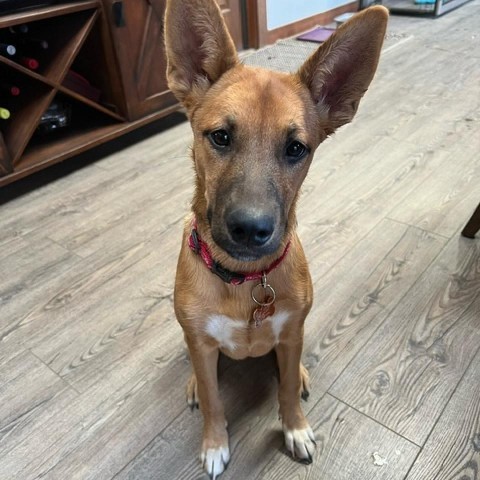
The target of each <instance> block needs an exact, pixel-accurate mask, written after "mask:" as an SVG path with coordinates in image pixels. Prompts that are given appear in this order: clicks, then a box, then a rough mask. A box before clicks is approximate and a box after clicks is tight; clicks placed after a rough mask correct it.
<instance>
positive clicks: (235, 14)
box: [217, 0, 245, 50]
mask: <svg viewBox="0 0 480 480" xmlns="http://www.w3.org/2000/svg"><path fill="white" fill-rule="evenodd" d="M217 3H218V4H219V6H220V8H221V10H222V14H223V18H224V19H225V23H226V24H227V26H228V29H229V31H230V35H231V36H232V38H233V41H234V43H235V46H236V47H237V49H239V50H240V49H242V48H243V46H244V43H245V42H244V41H243V40H244V39H243V33H242V30H243V29H242V13H241V8H240V0H217Z"/></svg>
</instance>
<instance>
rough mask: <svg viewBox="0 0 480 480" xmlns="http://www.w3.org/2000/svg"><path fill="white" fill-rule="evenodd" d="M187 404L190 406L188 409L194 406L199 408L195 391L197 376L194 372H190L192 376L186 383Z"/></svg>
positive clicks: (192, 408)
mask: <svg viewBox="0 0 480 480" xmlns="http://www.w3.org/2000/svg"><path fill="white" fill-rule="evenodd" d="M187 404H188V406H189V407H190V410H192V412H193V410H194V409H195V408H197V409H198V408H199V404H198V393H197V377H196V376H195V374H194V373H192V376H191V377H190V379H189V380H188V383H187Z"/></svg>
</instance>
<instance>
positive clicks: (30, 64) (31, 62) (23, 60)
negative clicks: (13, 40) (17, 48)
mask: <svg viewBox="0 0 480 480" xmlns="http://www.w3.org/2000/svg"><path fill="white" fill-rule="evenodd" d="M17 61H18V63H20V65H23V66H24V67H27V68H29V69H30V70H37V69H38V67H39V66H40V64H39V63H38V60H36V59H35V58H32V57H18V59H17Z"/></svg>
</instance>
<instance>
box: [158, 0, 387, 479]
mask: <svg viewBox="0 0 480 480" xmlns="http://www.w3.org/2000/svg"><path fill="white" fill-rule="evenodd" d="M387 20H388V11H387V10H386V9H385V8H384V7H381V6H374V7H370V8H368V9H366V10H364V11H363V12H361V13H359V14H357V15H355V16H354V17H353V18H352V19H351V20H349V21H348V22H346V23H345V24H344V25H342V26H341V27H339V28H338V29H337V30H336V32H335V33H334V34H333V35H332V36H331V37H330V38H329V39H328V40H327V41H326V42H325V43H323V44H322V45H320V47H319V48H318V49H317V50H316V52H315V53H313V55H311V56H310V58H308V59H307V60H306V62H305V63H304V64H303V66H302V67H301V68H300V69H299V70H298V72H296V73H293V74H286V73H279V72H272V71H268V70H264V69H261V68H253V67H249V66H245V65H243V64H242V63H240V61H239V59H238V56H237V53H236V50H235V46H234V44H233V41H232V39H231V37H230V35H229V33H228V30H227V28H226V25H225V23H224V20H223V17H222V14H221V11H220V9H219V7H218V5H217V4H216V2H215V0H189V1H178V0H167V7H166V14H165V47H166V54H167V79H168V85H169V88H170V89H171V91H172V92H173V93H174V94H175V96H176V97H177V99H178V100H179V101H180V103H181V104H182V105H183V106H184V107H185V110H186V113H187V116H188V119H189V121H190V123H191V127H192V130H193V135H194V140H193V147H192V157H193V163H194V171H195V192H194V196H193V201H192V214H191V217H190V218H189V219H188V220H187V222H186V225H185V230H184V234H183V240H182V245H181V251H180V255H179V259H178V266H177V274H176V280H175V289H174V308H175V314H176V317H177V319H178V322H179V323H180V325H181V326H182V328H183V332H184V336H185V341H186V343H187V346H188V350H189V354H190V358H191V363H192V366H193V374H192V376H191V378H190V380H189V382H188V384H187V401H188V403H189V405H190V406H195V405H197V403H198V404H199V406H200V410H201V412H202V414H203V419H204V429H203V442H202V447H201V455H200V458H201V461H202V463H203V467H204V469H205V470H206V472H207V473H208V474H209V476H210V478H216V477H217V476H218V475H220V474H221V473H222V472H223V471H224V470H225V468H226V466H227V464H228V462H229V460H230V452H229V442H228V433H227V424H226V420H225V414H224V410H223V406H222V402H221V399H220V397H219V392H218V382H217V362H218V357H219V352H222V353H224V354H225V355H227V356H229V357H232V358H234V359H243V358H245V357H249V356H250V357H256V356H261V355H265V354H266V353H268V352H270V351H271V350H274V351H275V353H276V357H277V363H278V368H279V387H278V401H279V414H280V417H281V420H282V427H283V432H284V436H285V444H286V448H287V449H288V451H289V452H290V453H291V455H292V456H293V457H294V458H295V459H298V460H299V461H302V462H304V463H310V462H311V461H312V457H313V453H314V449H315V437H314V434H313V432H312V429H311V428H310V426H309V424H308V422H307V419H306V418H305V415H304V413H303V411H302V408H301V405H300V397H301V395H302V394H303V395H304V396H306V395H307V394H308V388H309V385H308V384H309V379H308V372H307V370H306V369H305V367H304V366H303V365H302V363H301V355H302V347H303V332H304V321H305V318H306V316H307V314H308V312H309V310H310V307H311V305H312V297H313V293H312V282H311V278H310V273H309V270H308V264H307V260H306V258H305V254H304V251H303V248H302V245H301V243H300V240H299V238H298V236H297V233H296V230H295V229H296V216H295V206H296V204H297V199H298V196H299V191H300V187H301V185H302V182H303V180H304V179H305V176H306V175H307V171H308V169H309V166H310V163H311V161H312V158H313V154H314V152H315V149H316V148H317V147H318V145H319V144H320V143H322V141H324V140H325V139H326V138H327V137H328V136H329V135H331V134H333V133H334V132H335V131H336V130H337V129H338V128H339V127H341V126H342V125H344V124H346V123H348V122H350V121H351V120H352V118H353V116H354V115H355V113H356V111H357V108H358V105H359V102H360V99H361V98H362V97H363V95H364V93H365V92H366V90H367V88H368V86H369V84H370V82H371V80H372V78H373V76H374V73H375V71H376V68H377V64H378V60H379V55H380V50H381V46H382V43H383V39H384V36H385V31H386V24H387Z"/></svg>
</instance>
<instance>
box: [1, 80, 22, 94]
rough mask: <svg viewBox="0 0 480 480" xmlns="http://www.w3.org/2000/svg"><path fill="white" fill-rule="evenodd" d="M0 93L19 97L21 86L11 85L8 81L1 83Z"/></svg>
mask: <svg viewBox="0 0 480 480" xmlns="http://www.w3.org/2000/svg"><path fill="white" fill-rule="evenodd" d="M0 94H3V95H5V96H7V95H8V96H12V97H18V96H19V95H20V88H19V87H17V86H16V85H9V84H7V83H0Z"/></svg>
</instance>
